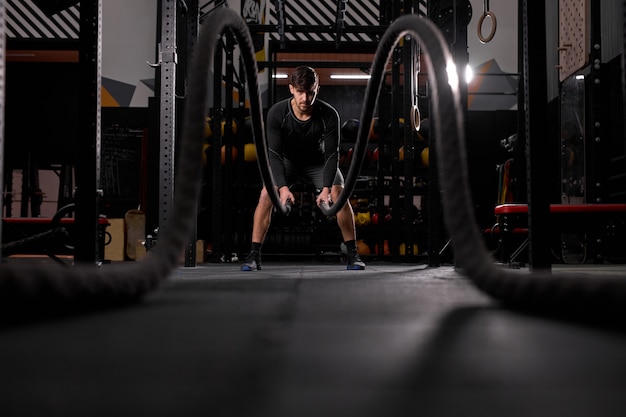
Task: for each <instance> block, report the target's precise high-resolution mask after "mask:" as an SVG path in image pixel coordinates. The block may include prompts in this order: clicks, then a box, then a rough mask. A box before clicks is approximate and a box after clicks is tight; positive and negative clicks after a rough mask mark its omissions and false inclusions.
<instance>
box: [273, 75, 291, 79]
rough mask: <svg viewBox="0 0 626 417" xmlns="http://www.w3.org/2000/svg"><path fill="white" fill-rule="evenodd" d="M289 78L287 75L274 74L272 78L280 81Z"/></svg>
mask: <svg viewBox="0 0 626 417" xmlns="http://www.w3.org/2000/svg"><path fill="white" fill-rule="evenodd" d="M288 77H289V76H288V75H287V74H274V75H272V78H280V79H285V78H288Z"/></svg>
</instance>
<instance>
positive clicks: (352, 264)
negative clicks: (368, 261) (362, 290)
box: [346, 250, 365, 271]
mask: <svg viewBox="0 0 626 417" xmlns="http://www.w3.org/2000/svg"><path fill="white" fill-rule="evenodd" d="M346 269H349V270H352V271H359V270H363V269H365V262H363V261H362V260H361V257H360V256H359V253H358V252H357V251H356V250H355V251H353V252H352V253H351V254H349V255H348V265H346Z"/></svg>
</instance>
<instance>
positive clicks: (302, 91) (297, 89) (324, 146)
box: [241, 66, 365, 271]
mask: <svg viewBox="0 0 626 417" xmlns="http://www.w3.org/2000/svg"><path fill="white" fill-rule="evenodd" d="M289 91H290V92H291V94H292V97H290V98H288V99H285V100H282V101H279V102H278V103H276V104H274V105H273V106H272V107H271V108H270V110H269V112H268V114H267V144H268V153H269V163H270V166H271V168H272V172H273V174H274V180H275V182H276V184H275V185H276V186H277V188H278V192H279V194H280V201H281V203H282V204H287V202H288V201H290V202H294V200H295V199H294V196H293V194H292V193H291V190H290V187H291V186H292V185H293V184H294V183H295V181H296V179H301V180H303V181H305V182H308V183H311V184H313V185H314V186H315V189H316V192H317V198H316V204H317V205H318V206H319V205H320V204H322V203H323V202H326V203H328V204H329V205H330V204H332V202H333V201H336V200H337V199H338V197H339V193H341V190H342V189H343V185H344V179H343V175H342V174H341V171H340V170H339V168H338V163H339V131H340V127H339V126H340V122H339V114H338V113H337V110H335V108H334V107H332V106H331V105H330V104H328V103H326V102H324V101H322V100H316V99H317V94H318V92H319V77H318V76H317V73H316V72H315V70H314V69H313V68H311V67H308V66H300V67H297V68H296V69H295V70H294V71H293V73H292V74H291V80H290V83H289ZM272 207H273V205H272V201H271V199H270V197H269V195H268V193H267V190H266V189H265V187H264V188H263V189H262V190H261V194H260V196H259V202H258V204H257V207H256V209H255V211H254V219H253V226H252V246H251V249H250V254H249V255H248V257H247V258H246V260H245V261H244V263H243V264H242V265H241V270H242V271H254V270H257V269H261V246H262V245H263V241H264V240H265V236H266V234H267V231H268V229H269V226H270V221H271V218H272ZM337 224H338V225H339V228H340V230H341V235H342V237H343V240H344V243H345V245H346V247H347V252H348V253H347V255H348V264H347V269H353V270H359V269H365V264H364V263H363V261H361V258H360V257H359V254H358V252H357V250H356V231H355V227H354V212H353V211H352V207H351V206H350V203H349V202H347V203H346V204H345V205H344V206H343V207H342V208H341V209H340V210H339V211H338V212H337Z"/></svg>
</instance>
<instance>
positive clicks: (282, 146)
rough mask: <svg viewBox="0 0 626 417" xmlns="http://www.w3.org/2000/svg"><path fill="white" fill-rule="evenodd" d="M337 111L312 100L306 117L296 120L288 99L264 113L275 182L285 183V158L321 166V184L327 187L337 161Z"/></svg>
mask: <svg viewBox="0 0 626 417" xmlns="http://www.w3.org/2000/svg"><path fill="white" fill-rule="evenodd" d="M339 120H340V119H339V113H338V112H337V110H335V108H334V107H333V106H331V105H330V104H328V103H326V102H325V101H322V100H319V99H317V100H315V101H314V102H313V113H312V115H311V117H310V118H309V119H308V120H304V121H303V120H299V119H298V118H297V117H296V116H295V115H294V114H293V110H292V108H291V98H288V99H285V100H282V101H279V102H278V103H276V104H274V105H273V106H272V107H271V108H270V110H269V111H268V113H267V143H268V151H269V152H268V153H269V160H270V166H271V168H272V172H273V173H274V180H275V182H276V185H277V186H278V187H279V188H280V187H283V186H288V185H291V184H287V180H286V178H285V164H284V162H283V160H284V159H288V160H289V161H290V162H291V163H293V164H295V165H296V166H302V167H304V166H306V167H310V166H320V167H321V169H323V172H324V175H323V178H324V187H328V188H330V187H331V186H332V184H333V180H334V178H335V175H336V173H337V165H338V163H339Z"/></svg>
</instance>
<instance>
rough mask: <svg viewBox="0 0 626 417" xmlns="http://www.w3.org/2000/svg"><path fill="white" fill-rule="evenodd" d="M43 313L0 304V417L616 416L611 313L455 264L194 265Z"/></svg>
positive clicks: (616, 359)
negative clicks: (353, 267)
mask: <svg viewBox="0 0 626 417" xmlns="http://www.w3.org/2000/svg"><path fill="white" fill-rule="evenodd" d="M10 262H17V261H10ZM36 262H41V263H42V264H45V266H46V267H51V268H52V267H59V266H58V265H56V264H52V263H50V262H49V261H47V260H45V259H39V260H36ZM103 267H106V265H105V266H103ZM567 268H575V269H577V270H579V269H582V270H587V272H589V273H590V274H591V275H592V276H593V275H595V274H604V273H607V274H611V273H621V274H623V273H624V270H625V269H626V266H624V265H600V266H596V265H593V266H588V265H578V266H564V265H560V266H554V268H553V269H554V271H555V272H558V271H559V270H565V269H567ZM526 272H527V271H525V270H524V269H520V270H519V273H520V274H524V273H526ZM45 313H46V312H45V311H42V312H37V314H33V315H32V316H30V317H29V318H27V319H25V318H24V317H16V316H13V315H12V313H11V312H10V311H9V312H4V313H3V315H4V317H3V319H2V321H1V324H0V415H1V416H3V417H13V416H103V417H104V416H106V417H113V416H116V417H119V416H136V417H139V416H168V417H171V416H263V417H266V416H267V417H283V416H284V417H287V416H288V417H309V416H311V417H313V416H315V417H334V416H342V417H346V416H347V417H352V416H366V417H369V416H375V417H378V416H385V417H386V416H443V417H454V416H465V417H466V416H483V417H489V416H494V417H495V416H497V417H504V416H506V417H516V416H532V417H538V416H568V417H575V416H593V417H598V416H624V415H626V395H625V393H626V337H625V336H626V334H625V332H624V331H623V328H622V327H621V326H612V325H606V323H603V322H580V321H573V320H566V319H559V318H556V317H545V316H539V315H533V314H528V313H523V312H520V311H513V310H508V309H506V308H503V307H501V306H499V305H498V303H497V302H495V301H494V300H493V299H490V298H489V297H487V296H486V295H484V294H483V293H481V291H480V290H478V289H477V288H476V287H474V285H473V284H472V283H471V282H469V281H468V279H467V278H466V277H464V276H463V275H462V274H461V273H460V272H459V271H457V270H456V269H455V268H454V266H452V265H446V266H442V267H438V268H428V267H427V266H425V265H421V264H393V263H386V262H379V263H376V262H372V263H368V266H367V269H366V270H365V271H346V270H345V269H344V266H343V264H341V263H339V262H337V263H334V262H310V261H309V262H307V261H296V262H291V261H281V262H279V261H275V262H272V261H270V262H268V261H266V263H265V264H264V267H263V270H262V271H256V272H241V271H239V266H238V264H232V263H225V264H211V263H210V264H201V265H199V266H197V267H191V268H190V267H180V268H178V269H176V270H175V271H174V273H173V274H172V275H171V277H170V278H169V279H168V280H167V281H166V282H165V283H164V284H163V285H162V286H161V287H160V288H159V289H158V290H157V291H154V292H153V293H150V294H148V295H147V296H146V297H145V298H143V299H142V300H141V301H140V302H139V303H137V304H133V305H130V306H126V307H122V308H113V309H107V310H99V311H93V312H89V313H81V314H71V315H62V316H48V315H46V314H45ZM608 321H609V322H610V321H611V320H608Z"/></svg>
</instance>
